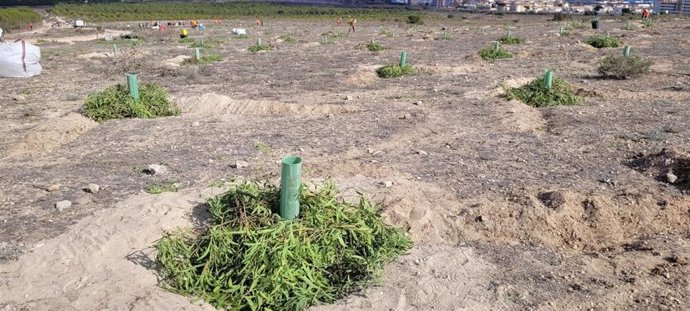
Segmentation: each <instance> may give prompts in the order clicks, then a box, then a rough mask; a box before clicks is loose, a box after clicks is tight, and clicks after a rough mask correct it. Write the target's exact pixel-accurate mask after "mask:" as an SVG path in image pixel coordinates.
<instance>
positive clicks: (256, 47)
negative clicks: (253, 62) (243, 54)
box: [247, 43, 271, 54]
mask: <svg viewBox="0 0 690 311" xmlns="http://www.w3.org/2000/svg"><path fill="white" fill-rule="evenodd" d="M247 50H248V51H249V53H252V54H254V53H257V52H259V51H270V50H271V46H270V45H268V44H265V43H262V44H258V43H256V44H254V45H252V46H250V47H249V48H248V49H247Z"/></svg>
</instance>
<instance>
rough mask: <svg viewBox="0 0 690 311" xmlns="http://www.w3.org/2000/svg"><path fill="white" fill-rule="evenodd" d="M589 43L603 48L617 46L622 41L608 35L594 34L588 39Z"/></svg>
mask: <svg viewBox="0 0 690 311" xmlns="http://www.w3.org/2000/svg"><path fill="white" fill-rule="evenodd" d="M587 44H589V45H591V46H593V47H595V48H598V49H601V48H617V47H618V46H619V45H620V44H621V43H620V41H619V40H618V39H616V38H613V37H606V36H600V35H597V36H592V37H589V39H587Z"/></svg>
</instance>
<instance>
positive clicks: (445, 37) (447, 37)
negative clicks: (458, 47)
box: [434, 31, 453, 40]
mask: <svg viewBox="0 0 690 311" xmlns="http://www.w3.org/2000/svg"><path fill="white" fill-rule="evenodd" d="M451 39H453V37H451V36H450V35H449V34H448V32H446V31H443V32H441V33H440V34H439V35H438V36H437V37H436V38H434V40H451Z"/></svg>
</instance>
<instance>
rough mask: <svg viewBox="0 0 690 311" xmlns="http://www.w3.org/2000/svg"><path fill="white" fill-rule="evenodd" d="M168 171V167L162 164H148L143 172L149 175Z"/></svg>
mask: <svg viewBox="0 0 690 311" xmlns="http://www.w3.org/2000/svg"><path fill="white" fill-rule="evenodd" d="M167 171H168V168H167V167H165V166H163V165H158V164H150V165H149V166H147V167H146V169H144V173H146V174H149V175H160V174H164V173H165V172H167Z"/></svg>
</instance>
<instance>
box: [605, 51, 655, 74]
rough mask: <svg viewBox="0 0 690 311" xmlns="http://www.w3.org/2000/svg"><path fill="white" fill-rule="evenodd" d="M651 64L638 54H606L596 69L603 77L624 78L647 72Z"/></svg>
mask: <svg viewBox="0 0 690 311" xmlns="http://www.w3.org/2000/svg"><path fill="white" fill-rule="evenodd" d="M651 64H652V62H650V61H648V60H645V59H643V58H641V57H639V56H622V55H620V56H607V57H604V58H603V59H602V60H601V61H599V68H598V69H597V71H598V72H599V74H601V75H602V76H604V77H605V78H612V79H626V78H630V77H635V76H639V75H641V74H644V73H647V72H649V66H650V65H651Z"/></svg>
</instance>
